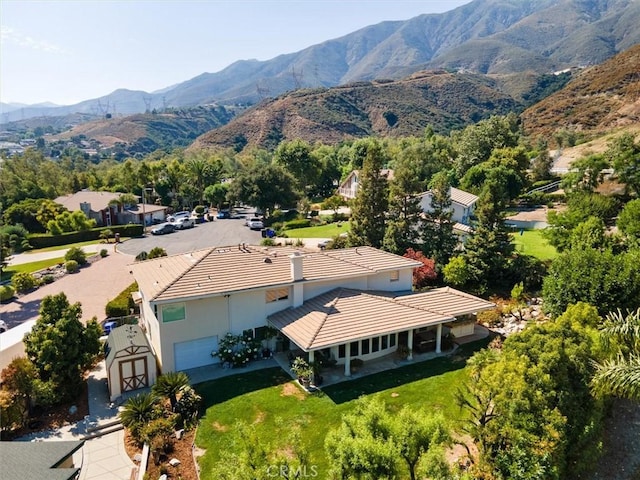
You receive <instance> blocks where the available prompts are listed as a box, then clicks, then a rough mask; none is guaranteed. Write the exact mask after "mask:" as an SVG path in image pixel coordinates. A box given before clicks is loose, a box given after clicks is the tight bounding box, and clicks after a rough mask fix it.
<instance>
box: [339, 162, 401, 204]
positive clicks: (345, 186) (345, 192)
mask: <svg viewBox="0 0 640 480" xmlns="http://www.w3.org/2000/svg"><path fill="white" fill-rule="evenodd" d="M380 174H381V175H382V176H384V177H387V180H393V170H389V169H382V170H380ZM359 177H360V171H359V170H354V171H352V172H351V173H350V174H349V175H348V176H347V178H345V179H344V181H343V182H342V183H341V184H340V186H339V187H338V192H337V193H338V195H340V196H341V197H342V198H344V199H345V200H351V199H353V198H356V195H357V194H358V185H359V183H360V178H359Z"/></svg>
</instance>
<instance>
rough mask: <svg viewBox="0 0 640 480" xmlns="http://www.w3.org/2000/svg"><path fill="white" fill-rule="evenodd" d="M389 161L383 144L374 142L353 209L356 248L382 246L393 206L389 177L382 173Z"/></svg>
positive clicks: (351, 240) (351, 239) (351, 241)
mask: <svg viewBox="0 0 640 480" xmlns="http://www.w3.org/2000/svg"><path fill="white" fill-rule="evenodd" d="M385 160H386V157H385V154H384V151H383V149H382V145H381V144H380V143H379V142H378V141H375V140H370V141H369V142H368V144H367V154H366V158H365V160H364V164H363V166H362V170H361V171H360V174H359V177H358V179H359V186H358V193H357V195H356V198H355V199H354V200H353V204H352V207H351V231H350V232H349V244H350V245H352V246H359V245H369V246H372V247H376V248H380V247H381V246H382V241H383V239H384V233H385V227H386V215H387V208H388V204H389V200H388V188H389V187H388V184H387V177H386V175H384V174H383V173H382V168H383V167H384V165H385Z"/></svg>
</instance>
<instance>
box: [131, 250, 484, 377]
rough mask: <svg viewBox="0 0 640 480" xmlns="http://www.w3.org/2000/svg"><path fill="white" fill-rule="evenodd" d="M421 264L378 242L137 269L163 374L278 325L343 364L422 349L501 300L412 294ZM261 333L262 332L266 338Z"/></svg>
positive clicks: (166, 261) (195, 255) (216, 255)
mask: <svg viewBox="0 0 640 480" xmlns="http://www.w3.org/2000/svg"><path fill="white" fill-rule="evenodd" d="M421 265H422V264H421V263H420V262H416V261H415V260H411V259H408V258H405V257H401V256H398V255H394V254H391V253H388V252H384V251H381V250H377V249H375V248H371V247H356V248H348V249H341V250H325V251H321V252H317V251H314V252H311V251H305V250H301V249H294V248H291V247H270V248H267V247H255V246H245V245H239V246H235V247H224V248H211V249H206V250H198V251H194V252H191V253H187V254H183V255H174V256H169V257H162V258H158V259H154V260H148V261H144V262H140V263H136V264H133V265H131V267H130V268H131V272H132V274H133V276H134V278H135V280H136V281H137V283H138V287H139V292H138V293H137V295H136V296H137V299H138V300H137V301H138V302H139V303H140V306H141V309H140V310H141V326H142V328H143V330H144V331H145V332H146V335H147V337H148V339H149V342H150V344H151V346H152V348H153V350H154V353H155V355H156V359H157V361H158V363H159V366H160V368H161V370H162V371H163V372H168V371H180V370H188V369H190V368H195V367H200V366H204V365H210V364H213V363H216V362H217V361H218V360H217V358H216V357H214V356H212V355H211V353H212V352H214V351H217V349H218V339H220V338H222V337H223V336H224V335H226V334H227V333H229V332H230V333H233V334H236V335H237V334H241V333H244V332H246V331H247V330H250V331H253V332H254V334H258V332H259V331H260V329H264V328H265V327H267V326H270V327H274V328H276V329H278V330H279V332H280V334H281V335H283V336H284V337H286V339H288V340H289V341H290V342H291V344H292V345H291V349H293V350H302V351H304V352H307V353H308V354H309V359H310V361H313V359H314V353H315V352H318V351H321V352H322V353H323V355H324V356H325V358H333V359H335V360H336V361H337V363H338V364H344V366H345V375H349V373H350V361H351V359H353V358H360V359H362V360H365V361H366V360H369V359H373V358H377V357H380V356H383V355H386V354H389V353H393V352H395V351H396V349H397V348H398V345H399V344H400V343H403V344H405V345H406V346H407V347H408V348H409V349H412V348H413V339H414V334H415V333H416V332H418V331H425V330H431V331H432V332H433V337H434V347H435V350H436V351H439V350H440V348H441V339H442V335H443V328H444V327H445V326H447V328H455V326H456V324H457V323H458V322H460V319H462V318H463V317H466V316H467V315H470V314H473V313H475V312H478V311H481V310H485V309H487V308H491V307H492V306H493V304H491V303H490V302H486V301H484V300H482V299H480V298H477V297H474V296H472V295H468V294H465V293H463V292H460V291H457V290H454V289H450V288H444V289H436V290H432V291H429V292H424V293H412V291H411V289H412V276H413V269H414V268H416V267H418V266H421ZM258 336H259V335H258Z"/></svg>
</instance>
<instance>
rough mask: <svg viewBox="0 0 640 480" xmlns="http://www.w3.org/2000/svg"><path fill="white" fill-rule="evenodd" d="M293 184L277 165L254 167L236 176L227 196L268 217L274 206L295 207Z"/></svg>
mask: <svg viewBox="0 0 640 480" xmlns="http://www.w3.org/2000/svg"><path fill="white" fill-rule="evenodd" d="M294 184H295V181H294V179H293V177H292V176H291V174H290V173H288V172H286V171H285V170H284V169H283V168H282V167H281V166H279V165H271V164H269V165H255V166H253V167H252V168H250V169H247V170H245V171H243V172H240V173H239V174H238V175H237V176H236V178H235V179H234V180H233V183H231V186H230V187H229V193H228V195H227V196H228V198H229V199H230V200H240V201H242V202H244V203H246V204H247V205H252V206H255V207H257V208H258V209H260V210H262V211H263V212H265V213H266V214H267V215H268V214H269V213H270V212H271V211H273V209H274V208H275V207H276V205H277V206H279V207H283V208H286V207H289V206H293V205H295V203H296V202H297V200H298V194H297V193H296V192H295V189H294Z"/></svg>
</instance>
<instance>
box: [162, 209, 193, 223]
mask: <svg viewBox="0 0 640 480" xmlns="http://www.w3.org/2000/svg"><path fill="white" fill-rule="evenodd" d="M181 218H191V212H187V211H184V212H176V213H173V214H171V215H169V216H168V217H167V222H169V223H175V222H176V220H179V219H181Z"/></svg>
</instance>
